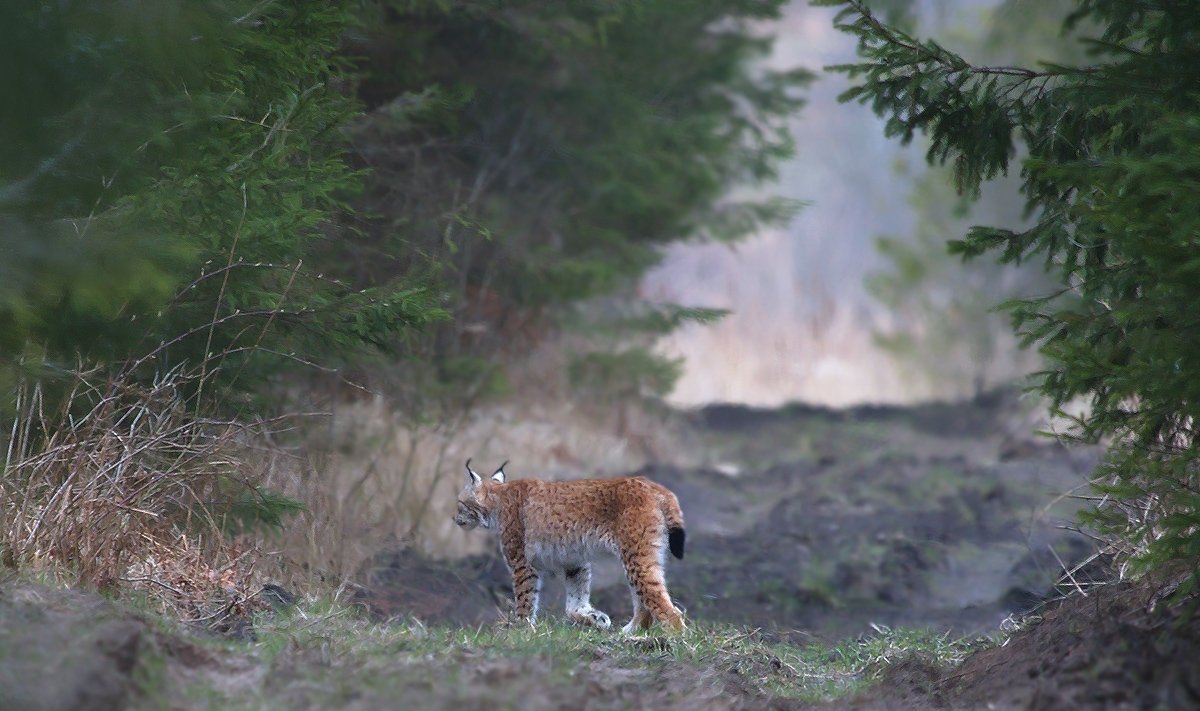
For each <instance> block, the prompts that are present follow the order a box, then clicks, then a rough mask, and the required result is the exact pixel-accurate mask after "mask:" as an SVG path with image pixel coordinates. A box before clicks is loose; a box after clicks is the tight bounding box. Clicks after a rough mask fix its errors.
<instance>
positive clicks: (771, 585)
mask: <svg viewBox="0 0 1200 711" xmlns="http://www.w3.org/2000/svg"><path fill="white" fill-rule="evenodd" d="M1023 422H1024V421H1023V420H1021V419H1020V413H1019V410H1018V409H1017V407H1016V403H1015V401H1014V400H1012V399H1008V398H999V397H997V398H993V399H991V400H982V401H976V402H971V403H965V404H961V405H931V406H926V407H921V408H860V409H856V410H847V411H830V410H823V409H816V408H806V407H792V408H785V409H782V410H753V409H748V408H742V407H730V406H723V407H713V408H709V409H706V410H703V411H701V412H699V413H697V414H696V415H694V416H693V417H692V418H691V419H690V421H689V425H688V426H689V431H688V434H689V437H690V438H691V439H692V440H693V442H694V446H696V447H698V448H702V450H703V451H705V452H706V453H707V455H708V457H709V458H710V460H711V461H713V462H714V465H713V466H710V467H707V468H700V469H684V468H679V467H675V466H672V465H671V464H669V463H664V464H659V465H654V466H650V467H648V468H646V469H644V470H643V471H642V472H640V473H642V474H644V475H646V476H648V477H650V478H651V479H654V480H656V481H659V482H661V483H663V484H665V485H667V486H668V487H670V488H671V489H672V490H673V491H675V492H676V494H677V495H678V496H679V499H680V502H681V504H682V507H683V510H684V512H685V516H686V518H687V521H688V553H687V556H686V557H685V559H684V560H683V561H674V560H672V561H671V566H670V569H669V573H668V577H669V580H670V585H671V592H672V595H673V596H674V597H675V598H676V599H677V600H678V601H679V603H680V604H682V605H683V606H684V607H685V608H686V609H687V611H688V614H689V615H690V616H691V617H693V618H695V619H700V620H708V621H714V622H724V623H734V624H739V625H748V626H750V627H756V628H761V629H764V630H769V631H772V632H775V633H778V634H780V635H782V636H785V637H788V638H791V639H795V640H807V639H812V638H813V637H814V636H815V637H818V638H821V639H825V640H835V639H839V638H843V637H848V636H855V635H860V634H863V633H866V632H869V631H871V630H872V629H873V627H872V625H874V626H878V625H885V626H906V627H931V628H934V629H937V630H940V631H946V632H949V633H951V634H954V635H960V636H970V635H978V634H986V633H988V632H991V631H993V630H996V629H997V628H998V627H999V625H1000V623H1001V622H1002V621H1004V620H1005V618H1007V617H1008V616H1010V615H1011V614H1014V613H1019V612H1022V611H1024V610H1027V609H1029V608H1030V607H1031V606H1033V605H1034V604H1036V603H1037V602H1038V601H1040V600H1042V599H1044V598H1045V597H1046V596H1048V595H1049V594H1051V592H1052V587H1053V585H1054V583H1055V581H1056V580H1057V579H1058V577H1059V576H1060V574H1061V573H1062V565H1064V564H1065V565H1068V566H1073V565H1075V564H1076V563H1078V562H1080V561H1082V560H1084V559H1086V558H1087V557H1088V556H1089V555H1090V554H1091V553H1092V548H1091V545H1090V542H1089V539H1087V538H1085V537H1084V536H1081V535H1078V534H1075V533H1072V532H1070V531H1067V530H1064V529H1063V528H1062V527H1063V526H1065V525H1067V524H1069V523H1070V521H1071V519H1072V516H1073V514H1074V511H1075V508H1076V502H1075V501H1074V500H1071V499H1062V498H1058V497H1059V496H1060V495H1061V494H1062V493H1063V492H1065V491H1068V490H1070V489H1072V488H1074V487H1078V486H1080V485H1082V484H1083V483H1085V482H1086V480H1087V474H1088V472H1089V471H1090V470H1091V469H1092V467H1093V466H1094V464H1095V462H1096V458H1097V456H1098V452H1097V450H1095V449H1087V448H1080V449H1075V450H1068V449H1066V448H1064V447H1062V446H1061V445H1059V444H1057V443H1055V442H1053V441H1051V440H1039V439H1037V438H1036V437H1035V436H1034V435H1031V434H1027V433H1025V432H1024V431H1023V430H1022V429H1021V428H1022V427H1024V426H1025V425H1024V424H1023ZM1060 561H1061V562H1060ZM378 562H379V565H378V566H377V568H376V570H375V571H374V572H373V579H372V583H371V584H370V589H371V597H370V601H371V604H372V605H373V606H375V607H376V608H377V609H379V611H380V612H381V613H382V614H396V613H407V614H412V613H416V614H419V615H421V614H424V615H428V618H429V619H435V620H455V621H458V622H462V623H466V624H475V623H478V622H480V621H484V620H486V619H488V618H489V616H494V615H497V614H498V612H497V608H496V606H495V605H491V604H489V603H492V602H495V603H498V605H499V606H500V607H503V606H504V605H505V604H506V601H507V599H508V596H509V594H510V593H509V590H508V580H507V572H506V571H505V569H504V567H503V565H502V564H501V563H500V561H499V560H498V559H497V558H496V557H495V556H484V557H481V558H475V559H471V560H468V561H464V562H461V563H460V564H459V565H458V566H456V569H457V571H458V574H457V576H456V577H455V578H454V579H453V580H450V581H448V582H447V583H445V584H442V583H438V584H433V583H432V580H427V576H433V577H439V576H440V577H445V573H444V572H438V571H436V570H431V569H429V568H428V566H427V565H426V564H425V563H422V562H421V561H418V560H416V559H414V558H411V557H405V554H399V555H396V556H391V557H387V558H383V559H380V561H378ZM1084 574H1085V575H1086V573H1084ZM446 585H449V586H450V588H451V594H449V595H436V594H434V595H432V596H431V594H430V592H429V591H431V590H444V589H446ZM559 587H560V584H555V583H551V584H549V585H548V586H547V590H546V597H545V602H546V607H547V609H549V610H551V611H553V610H555V609H557V607H558V605H559V604H560V602H559V600H560V597H559V596H560V595H561V593H560V592H559ZM595 597H596V600H597V603H598V606H600V607H601V608H602V609H605V610H607V611H608V612H609V613H610V614H611V615H612V616H613V618H614V619H618V618H621V617H625V616H627V615H628V614H629V613H630V603H629V597H628V593H627V592H626V590H625V587H624V582H623V578H622V576H621V573H620V570H619V568H618V567H617V566H616V564H615V562H611V563H609V564H608V565H601V566H600V567H599V569H598V571H597V574H596V593H595ZM457 601H462V604H458V603H457Z"/></svg>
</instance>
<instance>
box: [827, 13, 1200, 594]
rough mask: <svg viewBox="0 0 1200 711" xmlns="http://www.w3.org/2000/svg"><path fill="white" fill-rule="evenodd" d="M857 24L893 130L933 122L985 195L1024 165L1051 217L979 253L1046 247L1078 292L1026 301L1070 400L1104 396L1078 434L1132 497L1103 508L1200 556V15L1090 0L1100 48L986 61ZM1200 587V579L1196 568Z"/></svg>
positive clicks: (1161, 543) (1038, 206) (1081, 16)
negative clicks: (1100, 445)
mask: <svg viewBox="0 0 1200 711" xmlns="http://www.w3.org/2000/svg"><path fill="white" fill-rule="evenodd" d="M825 4H836V5H844V6H845V8H844V11H843V12H842V13H841V14H840V15H839V18H840V19H839V26H840V27H842V28H843V29H845V30H846V31H848V32H850V33H852V34H854V35H855V36H856V37H858V39H859V51H860V54H861V56H862V58H863V59H864V61H863V62H862V63H860V64H858V65H853V66H846V67H842V68H841V69H842V70H843V71H846V72H848V73H849V74H850V75H851V76H853V77H856V78H858V79H859V80H860V83H859V84H858V85H857V86H856V87H855V88H854V89H852V90H851V91H849V92H847V95H846V98H847V99H848V100H853V99H857V100H862V101H869V102H870V103H871V104H872V105H873V107H874V108H875V110H876V111H877V112H879V113H880V114H881V115H884V116H886V117H887V118H888V131H889V134H891V135H898V136H900V137H902V138H904V139H910V138H911V137H912V136H913V135H914V134H915V132H917V131H924V132H926V133H927V134H928V135H929V140H930V146H931V147H930V151H929V159H930V160H931V161H938V162H940V161H944V160H948V161H950V162H952V164H953V166H954V170H955V175H956V180H957V182H958V185H959V187H960V188H961V189H963V190H964V191H965V192H966V193H968V194H977V193H978V189H979V184H980V181H981V180H983V179H985V178H987V177H990V176H994V175H997V174H999V173H1001V172H1003V171H1005V170H1007V168H1008V166H1009V161H1010V159H1011V158H1012V157H1013V155H1014V144H1013V142H1014V140H1015V137H1016V136H1018V135H1019V136H1021V138H1022V140H1023V142H1024V144H1025V145H1026V146H1027V149H1028V152H1029V156H1028V158H1027V159H1025V160H1024V161H1023V165H1022V169H1021V177H1022V181H1023V191H1024V193H1025V196H1026V198H1027V200H1028V204H1029V208H1030V209H1031V210H1032V211H1034V213H1035V214H1036V216H1037V221H1036V223H1035V224H1034V225H1032V226H1031V227H1029V228H1028V229H1024V230H1011V229H998V228H992V227H976V228H973V229H972V230H971V231H970V232H969V234H968V235H967V236H966V238H965V239H963V240H962V241H960V242H958V243H956V244H955V245H954V249H955V250H956V252H957V253H959V254H962V255H964V256H967V257H973V256H978V255H981V254H984V253H995V254H996V255H997V256H998V258H999V259H1000V260H1001V261H1003V262H1010V263H1021V262H1023V261H1026V260H1033V259H1036V260H1041V261H1042V262H1043V263H1044V264H1046V266H1047V268H1048V269H1050V270H1051V272H1052V273H1053V274H1054V275H1055V276H1056V277H1057V279H1058V280H1059V281H1060V282H1061V289H1060V290H1059V291H1058V292H1056V293H1053V294H1050V295H1047V296H1045V297H1042V298H1038V299H1026V300H1022V301H1018V302H1015V303H1012V304H1010V305H1009V309H1010V312H1011V313H1012V316H1013V319H1014V322H1015V324H1016V326H1017V328H1018V329H1019V330H1020V332H1021V333H1022V335H1023V337H1024V338H1025V340H1026V342H1027V343H1030V344H1034V343H1036V344H1038V345H1039V347H1040V348H1041V351H1042V353H1043V354H1045V355H1046V356H1047V358H1048V359H1049V361H1050V366H1049V369H1048V370H1047V371H1046V372H1045V373H1044V375H1043V377H1042V379H1041V390H1042V392H1043V393H1045V394H1046V395H1047V396H1048V397H1049V398H1050V399H1051V400H1052V402H1053V403H1054V406H1055V407H1056V408H1062V407H1064V406H1066V405H1067V404H1068V403H1070V402H1071V401H1072V400H1074V399H1075V398H1080V397H1083V398H1086V399H1087V401H1088V409H1087V412H1086V414H1085V415H1083V416H1081V417H1079V418H1078V419H1077V425H1078V429H1077V435H1078V436H1080V437H1083V438H1085V439H1089V440H1100V439H1105V440H1109V441H1111V442H1112V451H1111V454H1110V456H1109V457H1108V459H1107V460H1106V462H1105V463H1104V465H1103V466H1102V468H1101V470H1100V480H1101V482H1102V484H1101V488H1102V490H1104V491H1106V492H1108V493H1110V494H1113V495H1114V496H1115V497H1116V498H1117V499H1118V500H1119V501H1120V502H1121V503H1123V504H1125V505H1114V506H1111V507H1107V506H1106V507H1104V508H1102V509H1099V510H1097V511H1096V512H1095V513H1094V518H1095V519H1096V520H1097V521H1098V522H1099V523H1100V524H1102V525H1104V526H1105V527H1107V528H1108V529H1109V530H1117V531H1120V532H1122V533H1123V534H1124V535H1125V537H1126V540H1128V541H1130V542H1132V543H1133V544H1135V547H1134V548H1133V551H1134V552H1135V553H1136V554H1137V556H1138V558H1139V559H1140V560H1141V561H1143V562H1144V563H1146V564H1148V565H1165V564H1168V563H1171V562H1178V563H1179V564H1181V565H1183V566H1185V567H1188V568H1189V569H1191V570H1198V569H1200V548H1198V545H1200V544H1198V543H1197V541H1198V539H1200V533H1198V532H1200V498H1198V497H1197V491H1200V450H1198V449H1197V446H1196V424H1195V423H1196V422H1197V421H1198V420H1197V418H1198V416H1200V404H1198V403H1200V384H1198V383H1200V379H1197V378H1196V377H1195V373H1196V371H1197V368H1198V367H1200V329H1197V328H1196V326H1197V316H1196V310H1195V304H1196V302H1197V301H1198V300H1200V278H1198V277H1200V260H1198V259H1197V258H1196V244H1197V235H1200V216H1198V213H1197V211H1196V209H1195V205H1194V202H1195V192H1196V187H1197V185H1198V182H1197V180H1198V179H1197V176H1200V54H1197V53H1196V51H1195V38H1196V36H1197V34H1198V33H1200V15H1197V14H1196V13H1195V12H1194V8H1193V7H1191V6H1190V5H1188V4H1186V3H1176V2H1167V1H1165V0H1164V1H1151V2H1132V1H1130V0H1085V1H1084V2H1082V3H1080V4H1079V7H1078V9H1077V10H1076V12H1075V13H1073V15H1072V16H1071V17H1070V18H1069V19H1068V22H1067V26H1068V27H1074V26H1080V25H1082V24H1084V23H1088V24H1090V25H1091V26H1094V27H1096V28H1098V29H1099V31H1100V32H1101V35H1100V38H1099V39H1098V40H1096V41H1094V42H1092V43H1091V48H1092V52H1093V57H1092V60H1093V61H1092V63H1091V64H1088V65H1084V66H1069V65H1045V66H1043V67H1042V68H1040V69H1027V68H1022V67H987V66H976V65H972V64H970V63H969V62H967V61H966V60H965V59H963V58H962V57H960V56H958V55H956V54H954V53H952V52H949V51H947V50H945V49H944V48H942V47H940V46H938V45H937V44H936V43H934V42H930V41H919V40H917V39H914V38H913V37H911V36H909V35H907V34H905V33H902V32H899V31H896V30H893V29H890V28H888V27H886V26H884V25H883V24H882V23H880V22H879V21H878V20H877V19H876V18H874V17H873V16H872V15H871V14H870V13H869V12H868V11H867V10H866V9H865V8H864V7H863V6H862V5H861V4H860V3H858V2H855V1H854V0H847V1H846V2H828V3H825ZM1193 584H1194V578H1193Z"/></svg>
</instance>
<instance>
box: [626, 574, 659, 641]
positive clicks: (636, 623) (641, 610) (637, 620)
mask: <svg viewBox="0 0 1200 711" xmlns="http://www.w3.org/2000/svg"><path fill="white" fill-rule="evenodd" d="M629 597H631V598H633V617H631V618H629V622H626V623H625V626H624V627H622V628H621V631H622V632H624V633H625V634H633V633H634V632H637V631H638V630H648V629H650V625H652V624H654V618H653V617H651V616H650V611H649V610H647V609H646V608H645V607H644V606H643V605H642V601H641V599H640V598H638V594H637V591H636V590H634V589H633V586H632V585H630V586H629Z"/></svg>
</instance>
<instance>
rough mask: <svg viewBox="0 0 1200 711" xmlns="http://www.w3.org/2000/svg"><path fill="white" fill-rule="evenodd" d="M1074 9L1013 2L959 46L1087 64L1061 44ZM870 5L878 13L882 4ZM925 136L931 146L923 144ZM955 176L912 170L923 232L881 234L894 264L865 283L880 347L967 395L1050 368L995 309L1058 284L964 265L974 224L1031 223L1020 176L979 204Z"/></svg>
mask: <svg viewBox="0 0 1200 711" xmlns="http://www.w3.org/2000/svg"><path fill="white" fill-rule="evenodd" d="M1073 6H1074V0H1046V1H1045V2H1039V3H1037V4H1036V5H1031V4H1030V3H1028V2H1025V1H1024V0H1007V1H1006V2H1003V3H1001V4H1000V5H999V7H997V8H995V10H994V11H992V12H990V13H988V14H987V15H985V16H984V18H983V22H980V23H978V24H973V25H971V26H969V27H963V28H961V29H955V30H953V31H954V32H955V35H956V40H957V42H956V44H957V45H959V46H962V47H964V48H965V49H964V51H969V52H971V53H972V54H976V55H980V56H983V57H984V58H985V59H986V61H988V62H990V63H1006V64H1007V63H1014V62H1015V63H1030V62H1034V61H1038V60H1054V61H1058V62H1063V61H1069V60H1073V59H1078V58H1080V57H1081V54H1082V53H1081V52H1080V51H1078V49H1075V48H1074V46H1073V45H1071V44H1069V43H1065V42H1058V41H1056V40H1057V39H1058V37H1059V34H1060V33H1059V27H1060V26H1061V24H1062V20H1063V18H1065V17H1066V16H1067V15H1068V14H1069V12H1070V9H1071V8H1072V7H1073ZM871 7H872V9H877V8H876V4H875V3H872V5H871ZM885 16H887V15H885ZM888 22H889V24H901V25H902V26H904V28H905V29H906V30H907V29H910V28H911V26H912V24H913V22H912V21H907V20H906V21H905V22H902V23H897V22H895V21H894V20H892V19H891V18H890V16H889V20H888ZM943 31H945V30H943ZM916 140H917V141H918V142H919V143H924V139H923V138H917V139H916ZM949 174H950V171H949V169H948V168H946V167H944V166H928V167H925V168H924V169H923V170H922V169H917V170H916V171H913V172H912V174H908V173H906V174H904V176H903V177H904V178H905V179H909V180H911V184H912V189H911V193H910V195H909V200H908V202H909V206H910V208H911V210H912V214H913V215H914V216H915V218H916V220H915V229H914V234H913V235H912V236H901V235H895V236H892V235H889V236H885V237H881V238H879V240H878V241H877V251H878V252H879V254H880V256H882V257H883V259H884V260H885V266H884V267H883V268H882V269H879V270H877V271H875V272H873V273H871V274H870V275H868V278H867V281H866V286H867V289H868V291H869V292H870V293H871V295H872V296H873V297H874V298H875V299H876V300H878V301H879V302H880V304H881V305H883V306H885V307H886V308H887V309H888V315H889V317H890V318H889V321H888V323H887V325H886V326H885V327H882V328H881V329H880V330H878V331H877V332H876V342H877V343H878V344H879V345H880V346H882V347H883V348H884V349H885V350H886V351H887V352H888V353H889V354H890V355H892V356H893V358H894V359H895V360H896V361H897V363H898V364H899V365H900V366H902V367H904V368H905V369H906V370H908V371H909V372H911V373H912V375H914V376H916V377H918V378H921V379H923V380H925V381H926V382H927V383H928V387H930V388H931V390H932V392H933V393H934V394H935V396H942V397H953V398H961V397H967V396H971V395H975V394H977V393H978V392H980V391H981V390H984V389H989V388H993V387H996V386H997V385H1000V384H1007V383H1009V382H1011V381H1012V380H1013V379H1015V378H1019V377H1022V376H1023V375H1024V374H1026V373H1028V372H1030V371H1032V370H1035V369H1037V368H1039V367H1040V366H1041V361H1040V360H1039V359H1037V358H1036V356H1034V355H1033V354H1032V353H1029V352H1024V353H1022V352H1020V350H1021V349H1020V348H1019V344H1018V341H1017V338H1016V337H1015V336H1014V335H1013V334H1012V332H1011V328H1010V326H1009V323H1008V319H1007V317H1006V315H1005V314H1003V313H1002V312H1000V311H999V310H998V309H997V308H996V304H997V303H999V302H1002V301H1007V300H1009V299H1013V298H1017V297H1020V296H1024V295H1029V294H1036V293H1041V292H1044V291H1046V290H1047V289H1048V288H1049V287H1050V286H1051V284H1052V283H1053V282H1052V281H1051V279H1050V278H1049V277H1048V276H1047V275H1046V274H1045V272H1044V270H1043V269H1042V267H1041V264H1038V263H1031V264H1024V265H1012V264H1007V265H1006V264H997V263H995V262H992V261H988V260H973V261H969V262H965V263H964V262H963V261H962V260H961V259H959V258H958V257H957V256H956V255H953V254H951V253H950V252H949V251H948V250H947V249H946V245H947V243H948V242H950V241H952V240H956V239H958V238H960V237H961V236H962V235H963V233H964V232H966V230H967V229H968V228H969V226H970V225H971V224H972V222H976V223H978V222H995V223H1000V224H1005V225H1020V224H1024V223H1027V222H1028V219H1027V218H1026V219H1021V215H1022V204H1021V203H1022V201H1021V196H1020V195H1019V181H1018V180H1017V179H1016V176H1005V177H1002V178H1000V179H997V180H993V181H990V182H989V183H987V184H985V185H983V186H982V190H981V193H980V195H979V198H978V200H973V199H970V198H968V197H964V196H962V195H956V194H955V191H954V188H953V186H952V185H951V183H950V180H949Z"/></svg>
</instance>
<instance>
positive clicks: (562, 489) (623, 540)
mask: <svg viewBox="0 0 1200 711" xmlns="http://www.w3.org/2000/svg"><path fill="white" fill-rule="evenodd" d="M505 464H507V462H505ZM454 522H455V523H456V524H458V525H459V526H461V527H462V528H464V529H467V530H471V529H474V528H476V527H483V528H486V529H492V530H495V531H497V532H498V533H499V534H500V551H501V553H503V555H504V562H505V563H506V564H507V565H508V569H509V571H511V572H512V578H513V592H514V594H515V597H516V612H517V616H518V617H521V618H524V619H528V620H529V621H530V622H534V621H536V619H537V609H538V594H539V592H540V591H541V587H542V581H543V580H544V579H545V578H546V577H548V576H552V575H555V574H557V573H559V572H561V573H562V574H563V580H564V582H565V585H566V593H567V594H566V598H567V603H566V613H567V617H568V619H571V620H573V621H575V622H578V623H580V624H585V625H591V626H595V627H600V628H603V629H607V628H608V627H609V626H610V625H611V622H610V620H609V618H608V615H605V614H604V613H603V612H600V611H599V610H596V609H594V608H593V607H592V604H591V600H590V598H591V578H592V573H591V563H592V561H593V560H594V559H595V558H596V557H597V556H598V555H600V554H604V553H611V554H614V555H616V556H617V557H618V558H619V559H620V560H621V564H622V565H623V566H624V568H625V577H626V580H627V581H628V582H629V591H630V595H631V597H632V598H633V618H632V619H631V620H630V621H629V623H628V624H627V625H625V627H624V630H625V631H626V632H632V631H634V630H635V629H638V628H641V629H648V628H649V627H650V625H651V624H652V623H653V622H654V621H655V620H657V621H658V622H660V623H662V624H663V625H664V626H665V627H668V628H670V629H673V630H679V629H683V626H684V622H683V616H682V615H681V614H680V612H679V610H678V609H676V607H675V606H674V605H673V604H672V603H671V598H670V596H669V595H668V594H667V584H666V578H665V576H664V573H663V562H664V559H665V556H666V551H667V548H668V546H669V547H670V550H671V553H672V554H673V555H675V557H677V558H682V557H683V543H684V528H683V512H682V511H681V510H680V509H679V501H678V500H677V499H676V498H675V495H674V494H672V493H671V491H670V490H669V489H667V488H666V487H664V486H662V485H660V484H656V483H654V482H652V481H650V480H649V479H646V478H644V477H640V476H637V477H624V478H620V479H589V480H583V481H539V480H537V479H521V480H517V481H507V478H506V476H505V474H504V465H501V467H500V468H499V469H497V470H496V473H495V474H493V475H492V476H491V477H490V478H488V479H487V480H484V478H483V477H481V476H480V475H479V474H477V473H475V471H474V470H472V469H471V462H470V460H467V483H466V486H464V487H463V490H462V492H461V493H460V494H459V496H458V511H457V513H456V514H455V516H454Z"/></svg>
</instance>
